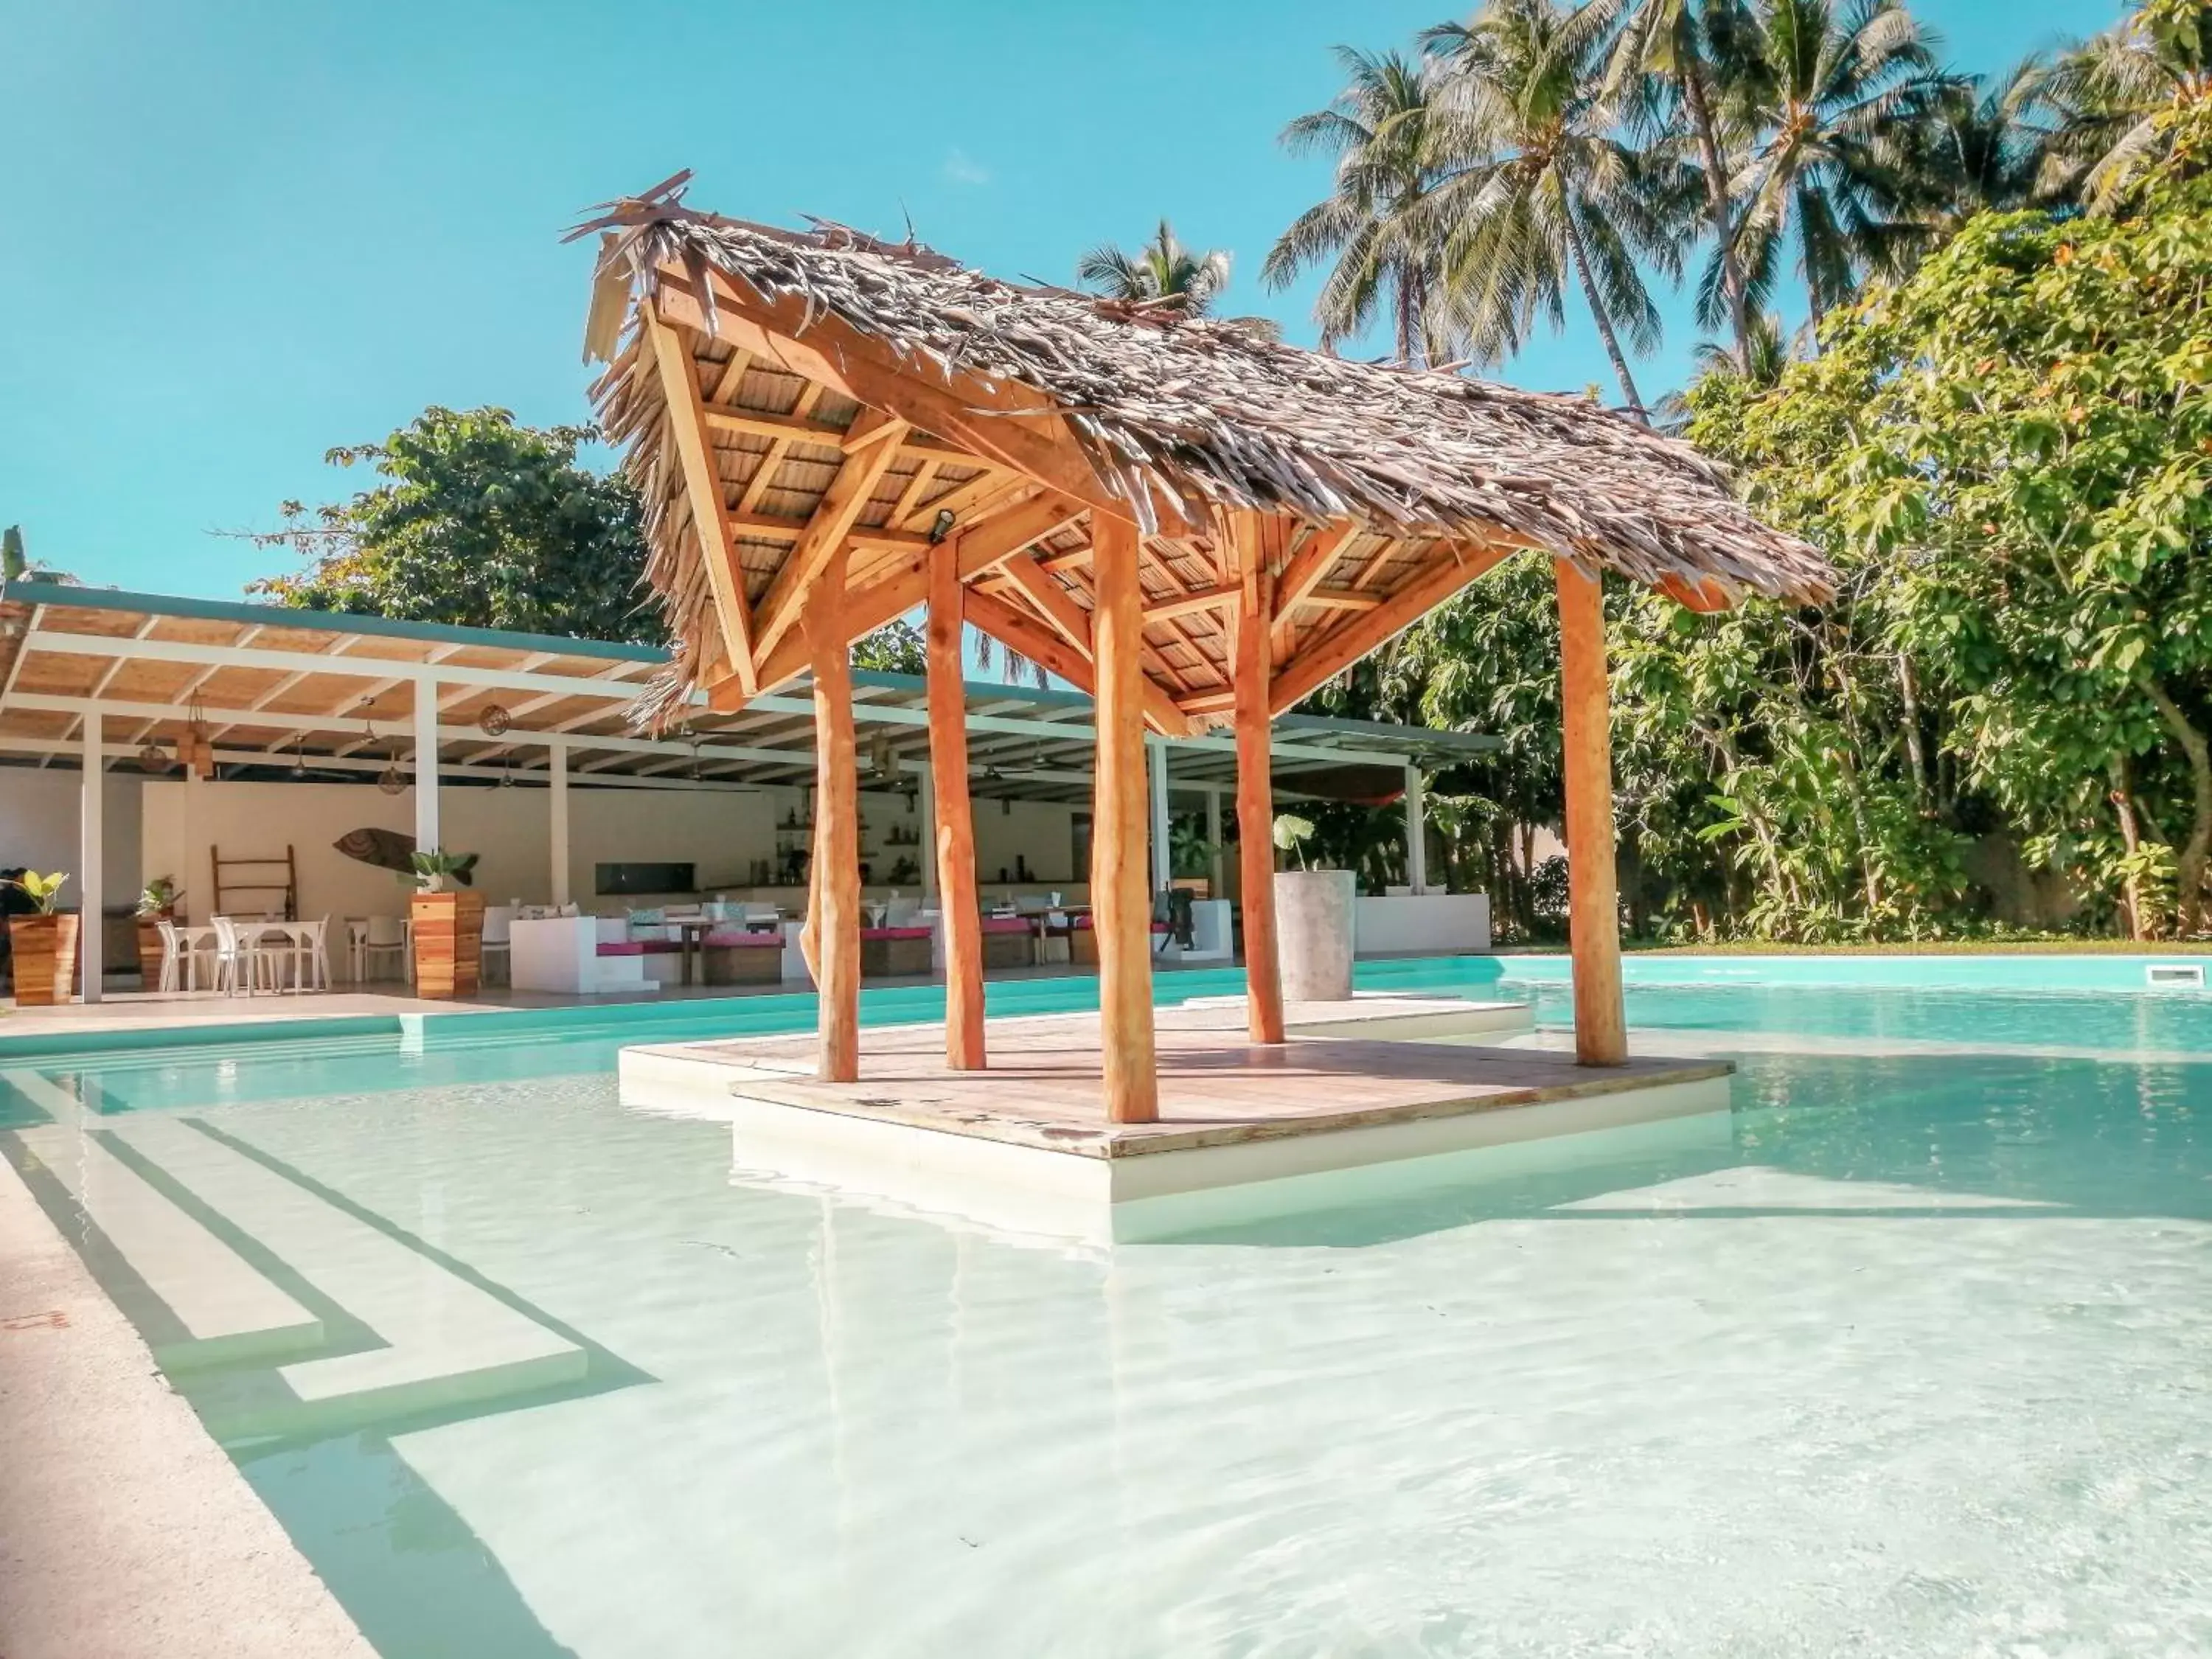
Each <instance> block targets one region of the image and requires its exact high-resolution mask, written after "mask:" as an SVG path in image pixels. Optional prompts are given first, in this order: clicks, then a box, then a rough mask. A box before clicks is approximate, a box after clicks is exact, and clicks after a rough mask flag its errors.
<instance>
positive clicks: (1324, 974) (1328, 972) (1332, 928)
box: [1274, 812, 1359, 1002]
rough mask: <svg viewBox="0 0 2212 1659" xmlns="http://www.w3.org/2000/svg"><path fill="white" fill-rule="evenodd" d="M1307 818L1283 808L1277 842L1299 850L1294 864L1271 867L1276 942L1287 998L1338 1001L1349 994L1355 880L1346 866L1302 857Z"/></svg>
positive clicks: (1307, 836) (1310, 825)
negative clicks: (1328, 866) (1319, 866)
mask: <svg viewBox="0 0 2212 1659" xmlns="http://www.w3.org/2000/svg"><path fill="white" fill-rule="evenodd" d="M1313 833H1314V826H1313V822H1312V820H1311V819H1309V818H1302V817H1298V816H1297V814H1296V813H1294V812H1285V813H1284V814H1282V815H1281V816H1280V817H1278V818H1277V819H1276V820H1275V824H1274V838H1275V845H1276V846H1277V847H1278V848H1280V849H1281V850H1282V851H1284V852H1285V853H1293V854H1297V860H1298V867H1297V869H1295V870H1278V871H1277V872H1275V948H1276V955H1277V959H1278V961H1279V963H1280V965H1281V969H1282V976H1283V997H1284V1000H1285V1001H1289V1002H1342V1001H1345V1000H1348V999H1349V998H1350V997H1351V995H1352V900H1353V899H1354V898H1356V897H1357V896H1358V890H1359V889H1358V881H1357V879H1356V878H1354V877H1353V875H1352V872H1351V871H1349V870H1316V869H1315V868H1313V867H1312V866H1310V864H1308V863H1307V862H1306V854H1305V844H1306V842H1308V841H1309V840H1310V839H1311V838H1312V836H1313Z"/></svg>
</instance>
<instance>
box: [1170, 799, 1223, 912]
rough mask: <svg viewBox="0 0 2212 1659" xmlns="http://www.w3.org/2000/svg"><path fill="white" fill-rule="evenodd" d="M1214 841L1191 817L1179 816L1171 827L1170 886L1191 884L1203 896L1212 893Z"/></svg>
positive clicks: (1193, 889) (1196, 892) (1195, 893)
mask: <svg viewBox="0 0 2212 1659" xmlns="http://www.w3.org/2000/svg"><path fill="white" fill-rule="evenodd" d="M1213 853H1214V848H1213V843H1212V842H1211V841H1209V840H1207V839H1206V831H1205V830H1204V829H1201V828H1200V827H1199V824H1198V823H1197V822H1196V821H1195V820H1194V819H1190V818H1177V819H1176V820H1175V821H1174V823H1171V824H1170V825H1169V827H1168V868H1169V870H1170V872H1173V873H1172V874H1171V875H1170V877H1169V879H1168V885H1169V886H1170V887H1188V888H1189V889H1190V890H1191V891H1192V893H1193V894H1194V895H1195V896H1198V897H1200V898H1210V897H1212V885H1213V882H1212V877H1213Z"/></svg>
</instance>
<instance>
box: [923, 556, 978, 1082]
mask: <svg viewBox="0 0 2212 1659" xmlns="http://www.w3.org/2000/svg"><path fill="white" fill-rule="evenodd" d="M958 552H959V550H958V549H957V548H956V547H953V546H951V545H949V544H948V545H946V546H944V547H940V548H938V549H935V550H933V553H932V556H931V558H930V561H929V627H928V652H929V772H930V781H931V784H932V787H933V790H934V793H935V803H936V811H935V815H934V816H935V823H934V824H933V826H932V839H933V843H934V854H933V855H934V856H935V858H936V860H937V890H938V893H939V910H940V911H941V912H942V914H943V915H944V918H945V1064H946V1065H947V1066H951V1068H952V1069H953V1070H954V1071H956V1072H977V1071H981V1070H982V1069H983V1066H984V1064H985V1059H984V1049H983V913H982V910H981V907H979V906H978V905H977V903H976V902H975V817H974V814H973V811H971V809H970V806H969V799H968V695H967V691H966V689H965V684H964V682H963V679H962V678H961V671H960V635H961V628H962V617H963V607H962V596H963V592H965V590H964V589H963V587H962V586H961V585H960V564H959V559H958Z"/></svg>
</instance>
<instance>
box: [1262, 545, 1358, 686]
mask: <svg viewBox="0 0 2212 1659" xmlns="http://www.w3.org/2000/svg"><path fill="white" fill-rule="evenodd" d="M1358 533H1359V531H1358V526H1356V525H1350V524H1337V525H1324V526H1322V527H1321V528H1319V529H1317V530H1316V531H1314V532H1311V533H1310V535H1308V536H1307V537H1306V538H1305V543H1304V545H1303V546H1301V547H1300V548H1299V549H1298V550H1297V552H1295V553H1293V554H1292V555H1291V562H1290V563H1289V564H1287V565H1285V567H1284V568H1283V574H1281V575H1280V576H1279V577H1278V578H1277V579H1276V580H1275V617H1274V624H1273V628H1272V629H1271V630H1270V635H1271V640H1272V644H1273V654H1274V657H1275V659H1276V660H1277V661H1280V660H1281V659H1283V658H1284V657H1285V656H1286V655H1287V654H1288V653H1289V652H1290V648H1291V626H1292V623H1293V619H1294V615H1295V613H1296V612H1297V609H1298V607H1299V606H1300V605H1304V603H1305V601H1306V599H1307V596H1308V595H1310V593H1312V592H1314V590H1315V589H1316V588H1317V587H1319V586H1321V584H1322V578H1323V577H1325V576H1327V575H1328V572H1329V567H1330V566H1332V565H1333V564H1334V563H1335V562H1336V559H1337V556H1338V555H1339V554H1340V553H1342V552H1343V551H1344V550H1345V549H1346V547H1348V546H1349V545H1351V543H1352V538H1353V537H1355V536H1357V535H1358Z"/></svg>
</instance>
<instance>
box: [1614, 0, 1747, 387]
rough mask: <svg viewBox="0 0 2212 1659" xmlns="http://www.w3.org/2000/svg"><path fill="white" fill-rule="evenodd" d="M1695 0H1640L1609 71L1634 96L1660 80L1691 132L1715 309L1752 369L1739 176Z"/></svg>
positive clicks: (1673, 114) (1673, 113)
mask: <svg viewBox="0 0 2212 1659" xmlns="http://www.w3.org/2000/svg"><path fill="white" fill-rule="evenodd" d="M1711 57H1712V53H1711V47H1710V46H1709V45H1708V43H1707V40H1706V37H1705V17H1704V9H1703V7H1701V6H1700V5H1699V3H1698V0H1643V3H1642V4H1641V5H1637V6H1634V7H1632V9H1631V10H1630V12H1629V15H1628V19H1627V21H1626V24H1625V25H1624V26H1623V27H1622V28H1621V30H1620V34H1619V36H1618V37H1617V38H1616V40H1615V41H1614V43H1613V52H1612V60H1611V63H1610V64H1609V65H1608V67H1607V89H1608V90H1609V91H1610V92H1612V93H1613V94H1614V95H1615V96H1620V95H1623V94H1636V93H1638V91H1639V90H1641V88H1642V84H1643V83H1645V82H1649V81H1656V82H1658V83H1660V84H1661V85H1662V86H1664V87H1665V88H1667V90H1668V93H1669V94H1671V95H1672V99H1673V101H1674V107H1673V108H1672V109H1671V110H1669V111H1668V112H1666V115H1667V117H1668V118H1670V119H1678V120H1679V121H1680V123H1681V125H1684V126H1686V128H1687V129H1688V132H1689V136H1690V138H1691V140H1692V143H1693V144H1694V146H1695V148H1696V152H1697V157H1698V168H1699V173H1701V174H1702V176H1703V179H1704V183H1705V221H1706V228H1707V230H1708V232H1709V233H1710V234H1711V237H1712V240H1713V259H1712V272H1713V275H1714V277H1715V278H1716V279H1717V285H1718V302H1717V303H1718V307H1719V309H1720V310H1721V311H1722V312H1723V313H1724V314H1725V316H1726V318H1727V319H1728V325H1729V332H1730V334H1731V336H1732V337H1733V338H1734V340H1735V360H1736V366H1737V367H1738V368H1744V369H1748V368H1750V367H1751V362H1752V356H1753V350H1754V349H1755V341H1754V337H1753V336H1754V331H1755V329H1756V326H1757V319H1755V318H1754V317H1753V312H1752V305H1751V295H1750V289H1749V288H1748V286H1747V284H1746V283H1745V281H1744V275H1743V264H1742V262H1741V259H1739V258H1738V257H1737V254H1736V246H1735V202H1736V191H1735V169H1734V167H1732V166H1731V165H1730V163H1729V158H1728V154H1727V149H1726V146H1725V144H1724V143H1723V136H1722V132H1721V125H1720V116H1719V114H1718V112H1717V110H1716V107H1715V105H1716V102H1717V97H1718V86H1717V78H1716V74H1715V70H1714V67H1713V64H1712V62H1711Z"/></svg>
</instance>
